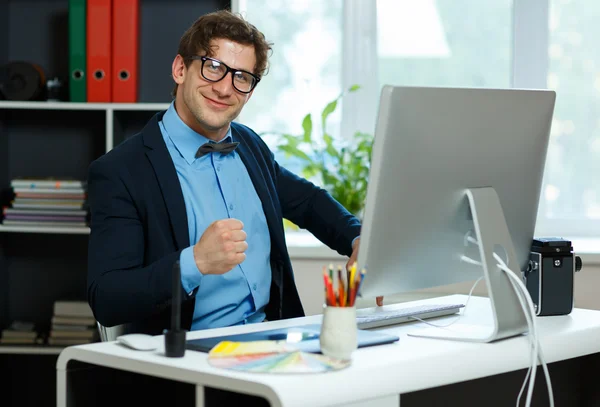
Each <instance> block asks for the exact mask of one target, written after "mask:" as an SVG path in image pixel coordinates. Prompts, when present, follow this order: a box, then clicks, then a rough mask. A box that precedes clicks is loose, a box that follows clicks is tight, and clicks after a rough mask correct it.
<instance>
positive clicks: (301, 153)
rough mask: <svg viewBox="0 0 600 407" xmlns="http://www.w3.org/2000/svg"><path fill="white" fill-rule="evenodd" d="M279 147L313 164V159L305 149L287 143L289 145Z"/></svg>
mask: <svg viewBox="0 0 600 407" xmlns="http://www.w3.org/2000/svg"><path fill="white" fill-rule="evenodd" d="M278 148H279V150H281V151H283V152H284V153H287V154H289V155H291V156H294V157H298V158H301V159H303V160H305V161H308V162H309V163H311V164H312V162H313V161H312V159H311V158H310V157H309V156H308V154H306V153H305V152H304V151H302V150H300V149H298V148H297V147H294V146H290V145H287V146H279V147H278Z"/></svg>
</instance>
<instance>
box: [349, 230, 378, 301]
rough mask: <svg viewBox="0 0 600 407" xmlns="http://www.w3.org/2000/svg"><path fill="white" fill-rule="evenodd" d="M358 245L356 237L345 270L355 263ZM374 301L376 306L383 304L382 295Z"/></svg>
mask: <svg viewBox="0 0 600 407" xmlns="http://www.w3.org/2000/svg"><path fill="white" fill-rule="evenodd" d="M359 245H360V237H357V238H356V239H355V240H354V243H353V244H352V255H351V256H350V259H349V260H348V263H346V270H350V268H351V267H352V265H353V264H354V263H356V259H357V258H358V246H359ZM375 302H376V303H377V306H379V307H381V306H382V305H383V296H381V297H377V298H375Z"/></svg>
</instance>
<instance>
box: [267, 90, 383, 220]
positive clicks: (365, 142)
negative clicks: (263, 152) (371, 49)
mask: <svg viewBox="0 0 600 407" xmlns="http://www.w3.org/2000/svg"><path fill="white" fill-rule="evenodd" d="M358 89H360V86H358V85H354V86H352V87H350V88H349V89H348V90H347V91H346V92H342V93H341V94H340V95H339V96H338V97H337V98H335V99H334V100H332V101H331V102H329V103H328V104H327V105H326V106H325V108H324V109H323V111H322V112H321V120H320V123H319V124H320V127H321V135H322V137H315V135H314V134H313V131H314V130H315V125H314V121H313V118H312V115H311V114H310V113H308V114H307V115H306V116H304V118H303V120H302V129H303V134H302V135H292V134H278V136H279V138H280V142H279V144H278V146H277V149H278V150H279V151H282V152H284V153H285V154H286V155H287V156H288V157H294V158H296V159H298V160H300V161H301V162H302V176H303V177H305V178H307V179H310V180H313V181H315V182H316V183H317V184H319V185H321V186H322V187H323V188H324V189H325V190H327V191H328V192H329V193H330V194H331V195H332V196H333V198H335V199H336V200H337V201H338V202H339V203H340V204H342V205H343V206H344V207H345V208H346V209H347V210H348V211H349V212H351V213H352V214H354V215H356V216H358V217H360V216H361V215H362V210H363V208H364V204H365V200H366V196H367V184H368V179H369V170H370V167H371V151H372V146H373V136H372V135H371V134H368V133H363V132H359V131H357V132H355V133H354V135H353V136H352V137H339V139H337V140H334V138H333V137H332V135H331V134H330V132H329V131H328V129H327V121H328V118H329V116H330V115H331V114H332V113H333V112H335V110H336V108H337V106H338V102H339V100H340V99H341V98H342V97H344V95H345V94H346V93H347V92H355V91H357V90H358ZM286 226H287V227H290V226H291V227H294V225H292V224H290V223H289V222H286Z"/></svg>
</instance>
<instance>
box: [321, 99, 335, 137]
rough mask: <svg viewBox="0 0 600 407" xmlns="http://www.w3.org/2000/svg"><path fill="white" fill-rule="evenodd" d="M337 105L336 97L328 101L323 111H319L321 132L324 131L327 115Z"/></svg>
mask: <svg viewBox="0 0 600 407" xmlns="http://www.w3.org/2000/svg"><path fill="white" fill-rule="evenodd" d="M336 107H337V99H336V100H334V101H333V102H329V104H328V105H327V106H325V109H323V112H322V113H321V127H322V128H323V133H325V123H326V122H327V117H328V116H329V115H330V114H331V113H333V112H334V111H335V109H336Z"/></svg>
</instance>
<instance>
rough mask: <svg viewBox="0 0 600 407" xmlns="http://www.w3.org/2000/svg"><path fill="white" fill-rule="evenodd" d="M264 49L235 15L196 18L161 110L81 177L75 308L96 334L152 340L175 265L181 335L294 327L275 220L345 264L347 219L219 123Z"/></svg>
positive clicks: (227, 119) (241, 130)
mask: <svg viewBox="0 0 600 407" xmlns="http://www.w3.org/2000/svg"><path fill="white" fill-rule="evenodd" d="M270 51H271V46H270V44H269V43H268V42H267V41H266V40H265V37H264V35H263V34H262V33H261V32H259V31H258V30H257V29H256V28H255V27H254V26H253V25H251V24H249V23H248V22H246V21H244V20H243V19H242V18H241V17H239V16H237V15H234V14H232V13H230V12H227V11H219V12H215V13H211V14H208V15H205V16H202V17H200V18H199V19H198V20H197V21H196V22H195V23H194V24H193V25H192V26H191V27H190V28H189V29H188V30H187V31H186V32H185V34H184V35H183V37H182V38H181V41H180V44H179V49H178V53H177V56H176V57H175V59H174V61H173V64H172V76H173V80H174V81H175V89H174V90H173V95H174V101H173V103H172V104H171V105H170V107H169V108H168V109H167V110H166V111H165V112H161V113H158V114H157V115H156V116H155V117H153V118H152V119H151V120H150V121H149V122H148V124H147V125H146V127H145V128H144V129H143V130H142V131H141V132H140V133H139V134H137V135H135V136H133V137H131V138H130V139H128V140H127V141H126V142H124V143H123V144H121V145H119V146H117V147H115V148H114V149H113V150H112V151H110V152H109V153H107V154H106V155H104V156H103V157H101V158H99V159H98V160H96V161H95V162H94V163H93V164H92V165H91V166H90V170H89V177H88V192H89V204H90V208H91V235H90V243H89V267H88V298H89V303H90V305H91V307H92V309H93V310H94V314H95V317H96V319H97V320H98V321H99V322H100V323H101V324H103V325H105V326H114V325H120V324H128V330H130V331H137V332H145V333H149V334H160V333H162V332H163V330H164V329H165V328H168V327H169V316H170V305H171V303H170V302H171V297H172V295H171V273H172V269H173V266H174V264H175V263H176V262H179V264H180V270H181V287H182V296H183V299H184V301H183V303H182V321H181V325H182V327H184V328H185V329H190V330H196V329H206V328H216V327H222V326H231V325H237V324H246V323H254V322H261V321H263V320H265V319H268V320H275V319H281V318H292V317H299V316H303V315H304V312H303V309H302V304H301V302H300V298H299V296H298V291H297V289H296V286H295V284H294V278H293V274H292V266H291V262H290V258H289V255H288V252H287V248H286V243H285V236H284V229H283V218H287V219H289V220H291V221H292V222H294V223H295V224H297V225H299V226H300V227H303V228H306V229H308V230H309V231H311V232H312V233H313V234H314V235H315V236H316V237H317V238H319V239H320V240H321V241H322V242H324V243H325V244H326V245H327V246H329V247H331V248H332V249H334V250H337V251H338V252H339V253H341V254H343V255H347V256H349V257H350V261H349V263H351V262H353V261H354V260H355V259H356V254H357V248H358V235H359V233H360V223H359V221H358V219H356V218H355V217H354V216H352V215H351V214H350V213H349V212H348V211H346V210H345V209H344V208H343V207H342V206H341V205H340V204H339V203H338V202H336V201H335V200H334V199H333V198H332V197H331V196H330V195H329V194H328V193H327V192H325V191H324V190H322V189H321V188H318V187H316V186H315V185H313V184H312V183H310V182H308V181H306V180H304V179H302V178H300V177H298V176H296V175H294V174H292V173H291V172H289V171H287V170H286V169H285V168H283V167H281V166H280V165H278V163H277V162H276V161H275V160H274V157H273V154H272V153H271V151H270V150H269V149H268V147H267V146H266V144H265V143H264V142H263V141H262V140H261V139H260V137H259V136H258V135H257V134H256V133H255V132H253V131H252V130H251V129H249V128H248V127H246V126H244V125H242V124H239V123H235V122H233V121H234V119H235V118H236V117H237V116H238V115H239V113H240V112H241V110H242V108H243V107H244V105H245V104H246V103H247V102H248V100H249V99H250V97H251V96H252V92H253V91H254V90H255V89H256V86H257V85H258V84H259V83H260V80H261V77H262V76H263V75H264V74H265V72H266V70H267V59H268V53H269V52H270ZM315 278H316V276H315Z"/></svg>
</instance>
